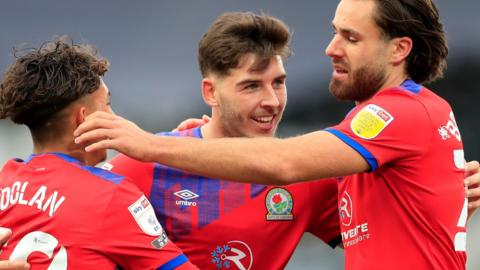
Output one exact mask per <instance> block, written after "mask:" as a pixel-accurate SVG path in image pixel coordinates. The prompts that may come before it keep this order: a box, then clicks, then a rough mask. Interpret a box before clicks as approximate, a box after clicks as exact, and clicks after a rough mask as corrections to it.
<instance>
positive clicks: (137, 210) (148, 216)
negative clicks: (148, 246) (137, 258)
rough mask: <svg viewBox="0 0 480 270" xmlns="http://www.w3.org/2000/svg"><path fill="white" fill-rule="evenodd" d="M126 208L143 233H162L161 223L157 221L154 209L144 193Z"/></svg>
mask: <svg viewBox="0 0 480 270" xmlns="http://www.w3.org/2000/svg"><path fill="white" fill-rule="evenodd" d="M128 210H129V211H130V213H131V214H132V216H133V218H134V219H135V221H136V222H137V224H138V226H139V227H140V228H141V229H142V231H143V232H144V233H146V234H148V235H151V236H160V235H162V233H163V228H162V225H160V223H159V222H158V220H157V217H156V216H155V211H154V210H153V207H152V205H151V204H150V202H149V201H148V199H147V197H145V195H142V197H140V199H138V200H137V201H136V202H134V203H133V204H132V205H130V206H129V207H128Z"/></svg>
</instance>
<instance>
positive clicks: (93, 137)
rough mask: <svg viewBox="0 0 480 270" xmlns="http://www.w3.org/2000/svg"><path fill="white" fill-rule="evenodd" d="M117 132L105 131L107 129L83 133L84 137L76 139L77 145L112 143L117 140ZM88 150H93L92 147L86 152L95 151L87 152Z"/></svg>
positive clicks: (88, 147)
mask: <svg viewBox="0 0 480 270" xmlns="http://www.w3.org/2000/svg"><path fill="white" fill-rule="evenodd" d="M116 135H117V132H116V131H115V130H112V129H105V128H97V129H93V130H90V131H87V132H85V133H82V135H80V136H78V137H77V138H75V143H76V144H91V143H93V142H95V143H97V142H100V141H110V140H113V139H115V138H117V136H116ZM87 149H92V148H91V147H90V146H87V147H86V148H85V150H86V151H87V152H90V151H93V150H90V151H89V150H87Z"/></svg>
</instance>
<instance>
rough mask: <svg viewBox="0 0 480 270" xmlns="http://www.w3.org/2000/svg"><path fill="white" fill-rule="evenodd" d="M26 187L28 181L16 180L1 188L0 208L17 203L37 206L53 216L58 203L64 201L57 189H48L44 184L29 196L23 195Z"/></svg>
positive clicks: (60, 203) (58, 205) (3, 208)
mask: <svg viewBox="0 0 480 270" xmlns="http://www.w3.org/2000/svg"><path fill="white" fill-rule="evenodd" d="M27 188H28V182H26V181H25V182H22V181H16V182H14V183H13V184H12V185H11V186H9V187H3V188H1V199H0V210H1V211H3V210H5V209H7V208H8V207H10V206H12V205H15V204H19V205H28V206H32V207H35V208H37V209H38V210H40V211H43V212H47V211H48V215H49V216H53V214H55V212H56V211H57V210H58V208H59V207H60V205H62V203H63V202H64V201H65V197H64V196H60V195H59V193H58V191H56V190H54V191H53V192H51V191H49V190H48V189H47V187H46V186H40V187H39V188H38V189H37V190H36V191H35V193H33V192H28V193H29V194H31V193H33V194H34V195H33V196H32V197H30V198H28V197H26V196H25V191H26V190H27Z"/></svg>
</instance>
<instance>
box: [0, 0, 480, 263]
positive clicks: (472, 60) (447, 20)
mask: <svg viewBox="0 0 480 270" xmlns="http://www.w3.org/2000/svg"><path fill="white" fill-rule="evenodd" d="M436 2H437V4H438V6H439V8H440V14H441V16H442V18H443V23H444V25H445V28H446V30H447V34H448V39H449V44H450V56H449V68H448V71H447V73H446V75H445V78H444V79H443V80H440V81H438V82H435V83H434V84H433V85H432V88H433V89H434V90H436V91H437V92H438V93H440V95H442V96H443V97H445V98H446V99H447V100H448V101H450V103H451V104H452V106H453V108H454V111H455V115H456V118H457V123H458V125H459V127H460V130H461V132H462V135H463V141H464V144H465V150H466V151H465V152H466V158H467V159H468V160H472V159H477V160H478V159H480V145H479V141H480V128H478V127H477V126H476V125H477V124H478V119H479V117H480V113H479V111H478V103H479V102H480V92H479V91H478V89H477V88H478V87H476V86H474V80H475V79H476V78H478V74H479V71H480V52H479V50H478V48H479V47H480V16H478V12H479V10H480V2H478V1H475V0H464V1H448V0H438V1H436ZM336 4H337V1H307V0H304V1H302V0H299V1H288V0H277V1H273V0H255V1H254V0H245V1H233V0H228V1H220V0H203V1H193V0H190V1H187V0H179V1H154V0H146V1H137V2H132V1H127V0H118V1H93V0H84V1H73V0H66V1H65V0H44V1H34V0H15V1H14V0H5V1H1V3H0V26H1V31H0V70H2V73H3V71H4V70H5V69H6V68H7V66H8V65H9V64H10V63H11V62H12V61H13V60H14V58H13V55H12V48H13V47H14V46H19V45H22V44H23V47H25V46H26V47H28V46H29V45H30V46H38V45H39V44H41V42H43V41H45V40H47V39H51V38H52V37H54V36H55V35H63V34H68V35H70V36H71V37H73V38H74V40H75V41H76V42H81V41H86V42H89V43H93V44H95V45H96V46H97V47H98V49H99V51H100V52H101V54H102V55H103V56H106V57H107V58H108V59H109V60H110V62H111V64H112V65H111V69H110V71H109V72H108V74H107V76H106V78H105V81H106V83H107V85H108V86H109V88H110V91H111V92H112V103H113V107H114V109H115V111H116V113H117V114H120V115H122V116H125V117H127V118H129V119H131V120H133V121H134V122H136V123H137V124H139V125H140V126H141V127H143V128H144V129H147V130H149V131H152V132H153V131H161V130H170V129H171V128H173V127H175V126H176V124H177V123H179V122H180V121H181V120H183V119H186V118H189V117H197V116H200V115H201V114H203V113H208V112H209V108H208V107H207V106H206V105H204V103H203V101H202V99H201V93H200V80H201V76H200V73H199V71H198V68H197V62H196V49H197V42H198V40H199V39H200V37H201V36H202V34H203V33H204V32H205V31H206V30H207V28H208V27H209V25H210V24H211V23H212V21H213V20H214V19H215V18H216V17H217V16H218V15H219V14H221V13H222V12H226V11H253V12H265V13H268V14H271V15H274V16H277V17H279V18H281V19H283V20H284V21H285V22H286V23H287V24H288V25H289V26H290V27H291V28H292V29H293V31H294V35H293V41H292V47H293V49H294V55H293V57H292V58H291V59H290V60H289V61H288V62H287V64H286V68H287V72H288V76H289V78H288V89H289V102H288V106H287V110H286V112H285V116H284V121H283V123H282V124H281V128H280V131H279V135H280V136H289V135H295V134H300V133H304V132H308V131H313V130H316V129H321V128H324V127H327V126H328V125H330V124H333V123H335V122H337V121H339V120H341V119H342V118H343V116H344V115H345V113H346V112H348V110H349V108H351V107H352V104H350V103H339V102H337V101H335V100H334V99H333V98H332V97H330V95H329V93H328V89H327V85H328V80H329V76H330V73H331V71H330V65H329V59H328V58H327V57H325V56H324V49H325V47H326V46H327V44H328V42H329V40H330V37H331V32H332V31H331V19H332V18H333V14H334V11H335V7H336ZM426 68H428V67H426ZM411 132H412V136H415V131H414V130H412V131H411ZM31 147H32V146H31V141H30V138H29V133H28V131H27V129H25V128H23V127H20V126H16V125H13V124H10V123H9V122H8V121H0V164H3V163H4V162H5V161H6V160H7V159H8V158H10V157H27V156H28V155H29V153H30V151H31ZM112 155H113V153H112ZM479 216H480V214H477V216H476V217H475V218H474V220H473V221H472V222H471V223H470V228H469V241H468V243H469V258H468V269H470V270H473V269H479V268H480V258H479V257H478V256H475V254H478V253H479V252H480V245H479V244H478V243H479V238H480V228H479V227H480V226H479V225H480V217H479ZM399 233H400V232H399ZM278 244H279V245H281V244H282V243H278ZM392 244H393V243H392ZM274 258H275V256H274V254H272V260H273V259H274ZM342 260H343V252H342V251H341V250H338V249H337V250H331V249H329V248H327V247H325V245H323V244H322V243H320V242H319V241H318V240H316V239H315V238H314V237H313V236H311V235H306V236H305V237H304V239H303V240H302V243H301V245H300V247H299V249H298V250H297V252H296V253H295V255H294V258H293V259H292V261H291V262H290V264H289V266H288V268H287V269H342V268H343V263H342Z"/></svg>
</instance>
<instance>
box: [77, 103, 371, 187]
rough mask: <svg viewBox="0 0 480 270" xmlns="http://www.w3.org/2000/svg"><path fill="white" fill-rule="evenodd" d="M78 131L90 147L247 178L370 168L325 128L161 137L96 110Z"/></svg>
mask: <svg viewBox="0 0 480 270" xmlns="http://www.w3.org/2000/svg"><path fill="white" fill-rule="evenodd" d="M75 136H78V137H77V138H76V140H75V141H76V142H77V143H80V144H81V143H84V142H87V141H96V143H94V144H92V145H90V146H88V147H87V148H86V151H95V150H98V149H106V148H111V149H115V150H117V151H120V152H123V153H125V154H127V155H129V156H131V157H132V158H135V159H139V160H143V161H155V162H159V163H162V164H165V165H167V166H171V167H176V168H179V169H182V170H186V171H190V172H193V173H196V174H200V175H204V176H207V177H212V178H222V179H231V180H233V179H234V180H236V181H242V182H249V181H252V179H255V180H256V181H257V183H261V184H280V185H284V184H290V183H294V182H300V181H306V180H313V179H320V178H327V177H332V176H342V175H349V174H353V173H358V172H364V171H367V170H368V169H369V165H368V163H367V162H366V161H365V159H364V158H363V157H362V156H361V155H360V154H359V153H358V152H356V151H355V150H354V149H352V148H351V147H350V146H348V145H347V144H345V143H343V142H342V141H341V140H340V139H338V138H337V137H335V136H334V135H332V134H330V133H328V132H324V131H319V132H313V133H309V134H306V135H302V136H298V137H294V138H288V139H276V138H223V139H211V140H208V139H203V140H198V139H193V138H172V137H157V136H155V135H153V134H150V133H147V132H145V131H143V130H141V129H140V128H138V127H137V126H136V125H135V124H133V123H132V122H130V121H128V120H125V119H123V118H121V117H119V116H115V115H111V114H107V113H103V112H96V113H93V114H91V115H90V116H89V117H88V118H87V121H85V122H84V123H83V124H82V125H80V126H79V128H78V129H77V130H76V131H75ZM105 138H107V139H105Z"/></svg>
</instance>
